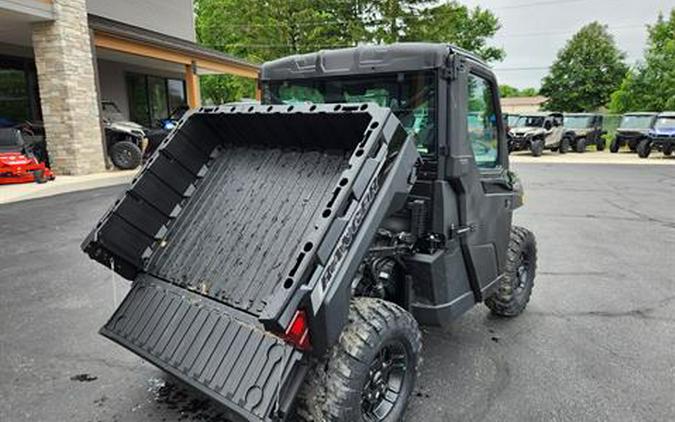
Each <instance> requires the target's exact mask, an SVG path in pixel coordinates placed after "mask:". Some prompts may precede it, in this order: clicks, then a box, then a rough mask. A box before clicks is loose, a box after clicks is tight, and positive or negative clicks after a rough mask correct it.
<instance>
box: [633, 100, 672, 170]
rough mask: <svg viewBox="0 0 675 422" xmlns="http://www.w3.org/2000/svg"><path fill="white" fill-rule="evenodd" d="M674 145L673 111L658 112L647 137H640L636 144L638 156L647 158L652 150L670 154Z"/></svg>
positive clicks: (666, 154)
mask: <svg viewBox="0 0 675 422" xmlns="http://www.w3.org/2000/svg"><path fill="white" fill-rule="evenodd" d="M674 147H675V111H667V112H663V113H659V115H658V116H657V117H656V119H655V120H654V124H653V125H652V128H651V129H649V132H648V133H647V138H645V139H642V140H641V141H640V142H639V143H638V146H637V153H638V155H639V156H640V158H647V157H649V154H651V152H652V151H653V150H657V151H661V152H662V153H663V155H665V156H670V155H671V154H672V153H673V148H674Z"/></svg>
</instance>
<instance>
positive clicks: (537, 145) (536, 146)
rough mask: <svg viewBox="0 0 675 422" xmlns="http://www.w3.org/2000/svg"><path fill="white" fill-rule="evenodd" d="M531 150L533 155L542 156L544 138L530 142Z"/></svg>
mask: <svg viewBox="0 0 675 422" xmlns="http://www.w3.org/2000/svg"><path fill="white" fill-rule="evenodd" d="M530 151H531V152H532V156H533V157H541V154H543V153H544V140H543V139H535V140H533V141H532V142H531V143H530Z"/></svg>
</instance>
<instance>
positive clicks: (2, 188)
mask: <svg viewBox="0 0 675 422" xmlns="http://www.w3.org/2000/svg"><path fill="white" fill-rule="evenodd" d="M509 160H510V161H511V163H528V164H529V163H540V164H629V165H653V164H655V165H675V155H673V156H671V157H664V156H663V154H661V153H654V154H652V155H651V156H650V157H649V158H640V157H638V156H637V154H633V153H630V152H623V151H621V152H619V153H617V154H611V153H610V152H608V151H603V152H596V151H587V152H585V153H583V154H579V153H576V152H569V153H567V154H559V153H557V152H551V151H545V152H544V154H543V155H542V156H541V157H533V156H532V155H531V154H530V152H529V151H523V152H516V153H512V154H511V155H510V156H509ZM135 174H136V171H135V170H128V171H109V172H105V173H96V174H89V175H86V176H56V180H54V181H52V182H47V183H43V184H37V183H23V184H18V185H0V204H8V203H10V202H18V201H26V200H29V199H37V198H44V197H48V196H53V195H58V194H61V193H68V192H76V191H81V190H87V189H96V188H102V187H106V186H114V185H120V184H125V183H129V182H130V181H131V179H132V178H133V177H134V175H135Z"/></svg>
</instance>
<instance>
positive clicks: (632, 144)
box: [628, 140, 639, 152]
mask: <svg viewBox="0 0 675 422" xmlns="http://www.w3.org/2000/svg"><path fill="white" fill-rule="evenodd" d="M638 142H639V141H637V140H632V141H628V149H629V150H630V152H635V151H637V146H638Z"/></svg>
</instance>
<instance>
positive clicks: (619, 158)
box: [509, 151, 675, 166]
mask: <svg viewBox="0 0 675 422" xmlns="http://www.w3.org/2000/svg"><path fill="white" fill-rule="evenodd" d="M509 161H510V162H511V163H527V164H610V165H611V164H619V165H639V166H645V165H661V166H663V165H666V166H667V165H675V155H674V156H671V157H666V156H663V155H661V154H654V155H653V156H650V157H649V158H640V157H638V156H637V154H633V153H629V152H619V153H616V154H612V153H609V152H607V151H603V152H596V151H587V152H584V153H582V154H579V153H576V152H569V153H567V154H559V153H557V152H550V151H546V152H544V154H543V155H542V156H541V157H533V156H532V155H530V153H529V152H516V153H511V154H510V155H509Z"/></svg>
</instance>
